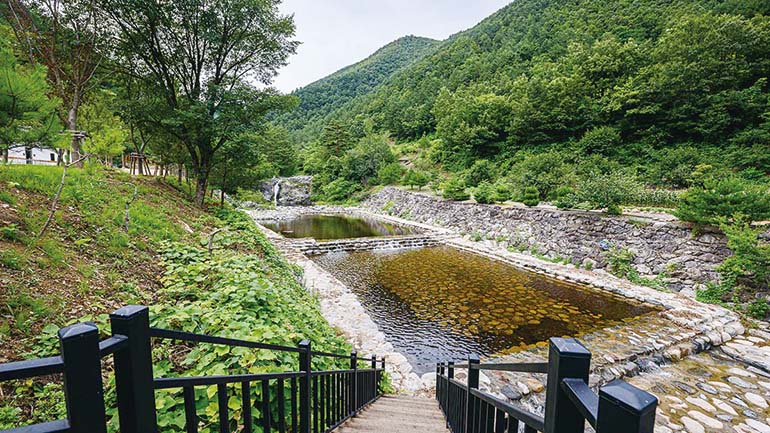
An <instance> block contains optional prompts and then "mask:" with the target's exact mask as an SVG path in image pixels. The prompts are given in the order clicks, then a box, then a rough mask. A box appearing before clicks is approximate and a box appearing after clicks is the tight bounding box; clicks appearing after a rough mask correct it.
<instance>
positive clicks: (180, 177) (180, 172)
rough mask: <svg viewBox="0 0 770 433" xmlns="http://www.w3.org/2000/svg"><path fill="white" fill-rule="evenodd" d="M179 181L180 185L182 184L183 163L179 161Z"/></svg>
mask: <svg viewBox="0 0 770 433" xmlns="http://www.w3.org/2000/svg"><path fill="white" fill-rule="evenodd" d="M176 174H177V182H179V185H181V184H182V163H181V162H180V163H179V170H178V171H177V173H176Z"/></svg>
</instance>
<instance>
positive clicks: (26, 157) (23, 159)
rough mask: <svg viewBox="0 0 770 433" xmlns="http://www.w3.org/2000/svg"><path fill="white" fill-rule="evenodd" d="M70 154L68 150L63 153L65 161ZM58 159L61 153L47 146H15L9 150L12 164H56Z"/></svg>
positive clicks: (9, 159) (9, 160) (9, 158)
mask: <svg viewBox="0 0 770 433" xmlns="http://www.w3.org/2000/svg"><path fill="white" fill-rule="evenodd" d="M68 155H69V151H68V150H67V151H64V153H62V156H63V158H64V160H65V161H67V160H68V159H69V157H68ZM58 160H59V154H58V152H57V151H56V149H49V148H47V147H26V148H25V147H14V148H11V149H9V150H8V163H10V164H35V165H56V164H57V163H58ZM0 162H2V161H1V160H0Z"/></svg>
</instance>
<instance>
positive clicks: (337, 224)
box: [262, 215, 414, 241]
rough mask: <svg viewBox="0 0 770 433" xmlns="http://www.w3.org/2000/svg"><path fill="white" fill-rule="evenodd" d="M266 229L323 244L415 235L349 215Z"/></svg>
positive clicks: (303, 219) (280, 223) (276, 224)
mask: <svg viewBox="0 0 770 433" xmlns="http://www.w3.org/2000/svg"><path fill="white" fill-rule="evenodd" d="M262 225H264V226H265V227H267V228H269V229H270V230H272V231H274V232H277V233H280V234H282V235H283V236H285V237H287V238H314V239H316V240H319V241H320V240H333V239H350V238H364V237H373V236H396V235H407V234H412V233H413V232H414V231H413V230H412V228H411V227H404V226H399V225H395V224H391V223H387V222H384V221H380V220H377V219H374V218H363V217H361V218H359V217H352V216H346V215H302V216H299V217H297V218H294V219H291V220H286V221H277V222H269V223H262Z"/></svg>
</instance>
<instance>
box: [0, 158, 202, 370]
mask: <svg viewBox="0 0 770 433" xmlns="http://www.w3.org/2000/svg"><path fill="white" fill-rule="evenodd" d="M61 175H62V169H61V168H60V167H45V166H26V165H20V166H0V201H1V202H2V203H4V205H1V206H0V221H3V223H2V224H0V287H11V286H13V287H15V292H14V293H15V294H12V293H10V292H9V291H5V290H0V306H6V305H16V304H18V305H19V306H20V307H19V310H18V311H19V313H18V314H16V313H14V314H10V313H7V312H6V313H7V314H6V313H4V314H0V331H2V333H1V334H0V335H7V336H8V337H9V338H10V339H12V340H13V341H14V344H13V345H10V344H2V345H0V357H5V358H9V359H14V358H17V357H19V356H21V355H22V354H23V353H25V351H26V350H28V349H29V348H30V347H31V346H32V345H33V344H34V341H33V339H32V335H34V334H35V333H36V332H38V331H40V327H41V326H42V325H44V324H45V323H42V324H41V323H34V322H29V321H28V319H27V317H37V316H39V314H37V313H30V315H29V316H27V315H26V314H27V313H26V312H27V311H33V312H34V311H37V310H39V309H38V306H40V305H42V306H44V307H45V308H44V309H46V310H48V311H50V312H51V315H50V317H51V318H52V319H53V320H54V321H55V323H57V324H58V325H63V324H64V323H66V322H68V321H70V320H72V319H74V318H77V317H80V316H83V315H86V314H90V313H95V312H97V311H98V312H104V311H105V310H109V309H111V308H113V307H117V306H120V305H122V304H124V303H127V302H129V301H131V302H138V301H142V300H144V301H151V300H152V299H153V297H154V296H155V295H154V292H155V291H156V290H157V289H158V288H159V287H160V282H159V276H160V275H161V274H162V270H161V269H160V265H159V264H158V263H157V252H156V251H157V247H158V245H160V243H162V242H164V241H184V242H197V241H198V239H199V238H200V237H201V236H203V235H204V234H205V233H207V232H208V231H210V230H211V227H212V226H213V225H215V222H214V221H215V220H214V218H213V217H212V216H211V215H209V214H207V213H205V212H202V211H201V210H199V209H198V208H197V207H195V206H193V205H192V204H191V203H190V202H189V201H188V200H187V199H186V198H185V197H184V196H182V195H180V194H179V193H178V192H177V191H176V189H175V188H173V187H171V186H169V185H168V184H167V183H165V182H162V181H159V180H156V179H154V178H136V177H131V176H129V175H127V174H125V173H122V172H119V171H115V170H110V169H104V168H102V167H99V166H87V167H86V168H84V169H72V168H71V169H68V170H67V177H66V183H65V186H64V188H63V190H62V195H61V198H60V202H59V205H58V207H57V211H56V213H55V215H54V219H53V222H52V224H51V226H50V228H49V229H48V230H47V232H46V233H45V234H44V236H42V237H41V238H38V236H37V235H38V233H39V231H40V228H41V227H42V226H43V224H44V222H45V220H46V219H47V217H48V213H49V207H50V203H51V200H52V198H53V196H54V194H55V192H56V189H57V187H58V185H59V183H60V181H61ZM134 185H136V188H137V191H138V193H137V197H136V200H135V201H134V202H133V203H132V204H131V205H130V209H129V219H130V223H129V230H128V233H126V231H125V222H124V218H125V208H126V200H127V199H128V198H129V197H131V196H132V195H133V191H134ZM190 228H192V230H193V231H194V233H190V232H189V230H190ZM22 295H23V296H22ZM14 296H16V297H17V298H18V297H19V296H21V298H18V299H15V298H14ZM24 297H27V298H31V299H33V300H35V301H36V302H35V303H34V304H30V303H29V302H27V303H25V302H22V301H21V300H20V299H22V300H23V299H26V298H24ZM28 304H29V305H28ZM24 305H27V307H24ZM32 305H34V308H32ZM27 323H29V326H27V325H25V324H27Z"/></svg>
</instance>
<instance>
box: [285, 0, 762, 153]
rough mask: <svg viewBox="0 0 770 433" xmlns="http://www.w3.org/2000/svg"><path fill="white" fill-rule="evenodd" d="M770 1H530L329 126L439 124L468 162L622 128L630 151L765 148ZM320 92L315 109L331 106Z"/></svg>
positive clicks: (307, 99) (622, 142) (408, 134)
mask: <svg viewBox="0 0 770 433" xmlns="http://www.w3.org/2000/svg"><path fill="white" fill-rule="evenodd" d="M769 10H770V2H767V1H762V0H755V1H740V0H726V1H718V0H689V1H683V0H619V1H612V2H604V1H598V0H569V1H568V0H518V1H516V2H514V3H512V4H510V5H509V6H507V7H505V8H503V9H501V10H500V11H498V12H497V13H495V14H494V15H492V16H490V17H489V18H487V19H485V20H484V21H482V22H481V23H480V24H479V25H477V26H476V27H474V28H472V29H470V30H468V31H466V32H463V33H459V34H457V35H455V36H453V37H452V38H450V39H449V40H448V41H446V42H445V43H443V44H441V45H440V46H439V47H438V48H437V49H435V50H434V51H433V52H430V53H429V54H427V55H426V56H424V57H423V58H422V59H421V60H419V61H417V62H415V63H414V64H411V65H409V66H407V67H405V68H403V69H401V70H400V71H397V72H396V73H395V74H394V75H393V76H392V77H391V78H389V79H387V80H386V81H385V82H384V83H383V84H381V85H380V86H378V87H377V88H376V89H375V90H374V91H373V92H370V93H366V94H363V95H361V96H358V97H356V98H355V99H353V100H351V101H350V102H348V103H347V104H346V105H345V106H344V107H343V108H342V109H339V110H337V112H335V113H334V116H330V118H327V121H328V120H337V121H342V122H343V123H344V122H347V123H350V122H352V121H353V120H354V119H361V118H370V119H372V120H373V121H374V122H373V123H374V125H375V128H376V129H378V130H381V131H387V132H389V133H390V134H391V136H393V137H394V138H396V139H398V140H399V141H409V140H413V139H417V138H419V137H421V136H423V135H425V134H434V133H436V134H437V137H438V138H440V139H441V140H442V143H441V148H440V149H437V151H438V153H440V155H437V156H438V158H439V159H440V160H441V162H444V163H448V165H449V166H450V167H452V166H453V167H457V168H461V167H467V166H469V165H470V164H472V162H473V161H474V160H476V159H479V158H499V157H500V156H501V155H503V156H511V155H513V154H514V153H516V152H517V151H518V150H521V149H523V148H532V147H533V146H541V145H551V144H557V143H566V142H570V141H578V140H580V139H582V138H583V137H584V136H585V135H586V134H587V133H589V132H591V133H594V132H595V133H596V134H599V133H601V132H603V133H605V134H606V135H607V136H609V137H610V138H611V139H613V140H614V138H615V137H616V136H617V143H614V144H613V143H610V144H611V145H612V147H613V150H617V151H620V152H621V153H623V152H631V153H634V152H639V149H640V147H641V148H655V147H661V146H668V145H673V144H695V145H720V146H721V145H725V144H727V143H728V142H729V143H733V144H738V143H742V144H744V145H752V144H756V143H757V142H758V141H761V140H767V139H768V138H769V137H770V132H768V128H767V124H766V122H767V119H766V118H765V117H764V115H765V114H766V113H767V111H768V103H767V96H768V93H767V90H768V85H767V80H766V78H767V76H768V71H769V70H770V20H769V19H768V16H767V14H768V11H769ZM316 94H317V93H315V92H306V93H304V94H303V95H302V96H303V104H305V105H306V106H308V107H313V106H317V105H318V104H319V102H320V103H322V102H323V99H320V101H317V100H316V99H315V95H316ZM301 119H302V118H301V117H298V116H297V115H295V116H293V117H292V120H293V123H291V124H290V125H291V127H292V128H297V127H299V126H300V125H301V123H299V122H301V121H302V120H301ZM761 125H765V126H761ZM597 128H604V129H603V130H597ZM607 128H609V129H607ZM315 130H316V131H318V128H315ZM594 130H596V131H594ZM315 137H317V135H316V136H315ZM315 137H313V138H315ZM760 137H761V140H760ZM605 138H606V137H605ZM765 142H766V141H765ZM616 144H617V146H616Z"/></svg>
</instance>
